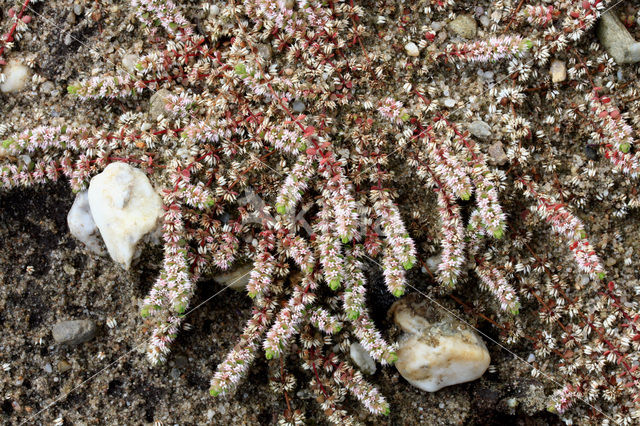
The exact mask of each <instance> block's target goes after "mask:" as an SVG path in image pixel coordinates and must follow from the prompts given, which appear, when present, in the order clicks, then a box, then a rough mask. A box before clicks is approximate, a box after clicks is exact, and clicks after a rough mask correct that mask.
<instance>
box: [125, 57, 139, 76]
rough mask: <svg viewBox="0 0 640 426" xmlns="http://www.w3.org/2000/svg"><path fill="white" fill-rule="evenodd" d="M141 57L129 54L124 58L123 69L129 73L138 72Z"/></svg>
mask: <svg viewBox="0 0 640 426" xmlns="http://www.w3.org/2000/svg"><path fill="white" fill-rule="evenodd" d="M139 59H140V57H139V56H138V55H136V54H135V53H128V54H126V55H124V57H123V58H122V67H123V68H124V69H125V70H127V72H129V73H135V72H136V64H137V63H138V60H139Z"/></svg>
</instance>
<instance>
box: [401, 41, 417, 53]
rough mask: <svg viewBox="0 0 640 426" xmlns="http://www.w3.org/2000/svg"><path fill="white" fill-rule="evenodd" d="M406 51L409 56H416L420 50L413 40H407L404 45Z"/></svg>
mask: <svg viewBox="0 0 640 426" xmlns="http://www.w3.org/2000/svg"><path fill="white" fill-rule="evenodd" d="M404 48H405V50H406V51H407V55H409V56H418V55H419V54H420V51H419V50H418V46H416V44H415V43H414V42H409V43H407V44H406V45H405V46H404Z"/></svg>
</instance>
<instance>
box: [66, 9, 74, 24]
mask: <svg viewBox="0 0 640 426" xmlns="http://www.w3.org/2000/svg"><path fill="white" fill-rule="evenodd" d="M67 23H68V24H71V25H73V24H75V23H76V14H75V13H73V12H72V11H70V12H69V13H68V14H67Z"/></svg>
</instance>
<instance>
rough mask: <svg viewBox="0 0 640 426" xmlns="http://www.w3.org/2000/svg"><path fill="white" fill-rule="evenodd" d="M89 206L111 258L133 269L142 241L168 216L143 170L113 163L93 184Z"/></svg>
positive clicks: (90, 189) (97, 176)
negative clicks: (135, 255) (139, 242)
mask: <svg viewBox="0 0 640 426" xmlns="http://www.w3.org/2000/svg"><path fill="white" fill-rule="evenodd" d="M89 206H90V207H91V214H92V215H93V219H94V221H95V223H96V225H97V226H98V229H99V230H100V234H101V235H102V239H103V240H104V242H105V244H106V246H107V250H108V251H109V254H110V255H111V258H112V259H113V260H114V261H115V262H117V263H119V264H120V265H122V267H124V268H125V269H129V266H130V265H131V260H132V259H133V255H134V253H135V249H136V245H137V244H138V241H140V239H141V238H142V237H143V236H145V235H146V234H148V233H150V232H152V231H154V230H155V229H156V228H157V227H158V225H159V224H160V222H161V219H162V217H163V215H164V212H163V209H162V199H161V198H160V196H159V195H158V194H157V193H156V192H155V191H154V189H153V187H152V186H151V182H149V179H148V178H147V176H146V175H145V174H144V173H143V172H142V170H140V169H136V168H134V167H131V166H130V165H128V164H126V163H120V162H118V163H111V164H109V165H108V166H107V167H106V168H105V169H104V171H103V172H102V173H100V174H99V175H96V176H94V177H93V178H92V179H91V182H90V184H89Z"/></svg>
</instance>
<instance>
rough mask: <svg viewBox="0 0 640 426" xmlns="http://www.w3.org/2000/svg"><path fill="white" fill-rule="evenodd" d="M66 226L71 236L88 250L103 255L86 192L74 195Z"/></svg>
mask: <svg viewBox="0 0 640 426" xmlns="http://www.w3.org/2000/svg"><path fill="white" fill-rule="evenodd" d="M67 224H68V225H69V231H70V232H71V235H73V236H74V237H76V238H77V239H78V240H80V241H81V242H83V243H84V244H85V245H86V246H87V247H88V248H89V250H91V251H92V252H94V253H97V254H100V255H102V254H104V250H102V247H101V246H100V233H99V231H98V227H97V226H96V223H95V222H94V220H93V216H92V215H91V208H90V207H89V194H88V193H87V191H83V192H79V193H78V195H76V199H75V201H74V202H73V205H72V206H71V210H69V214H67Z"/></svg>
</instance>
